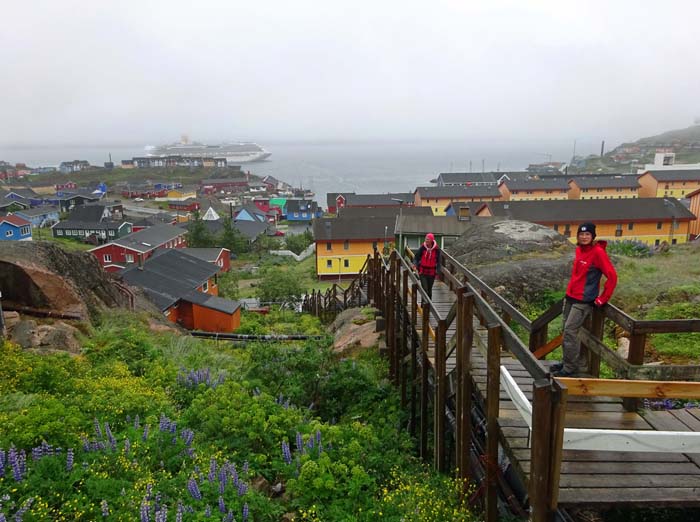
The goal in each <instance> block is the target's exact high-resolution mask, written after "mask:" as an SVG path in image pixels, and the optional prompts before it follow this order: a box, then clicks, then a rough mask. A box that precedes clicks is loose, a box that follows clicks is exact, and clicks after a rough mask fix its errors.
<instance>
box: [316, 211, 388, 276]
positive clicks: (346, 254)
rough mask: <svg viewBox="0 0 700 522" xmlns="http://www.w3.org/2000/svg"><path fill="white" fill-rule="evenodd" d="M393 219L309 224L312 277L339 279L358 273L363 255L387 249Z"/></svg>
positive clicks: (331, 220)
mask: <svg viewBox="0 0 700 522" xmlns="http://www.w3.org/2000/svg"><path fill="white" fill-rule="evenodd" d="M395 222H396V216H395V215H392V216H385V217H376V216H372V217H352V218H350V217H348V218H344V217H336V218H320V219H315V220H314V221H313V233H314V241H315V243H316V275H317V276H318V278H319V279H334V278H337V279H342V278H344V277H354V276H355V275H357V274H359V273H360V270H361V269H362V265H364V263H365V260H366V259H367V255H368V254H369V255H374V251H375V249H379V250H380V251H381V250H382V249H383V248H384V247H385V246H386V247H390V246H391V243H393V238H394V224H395Z"/></svg>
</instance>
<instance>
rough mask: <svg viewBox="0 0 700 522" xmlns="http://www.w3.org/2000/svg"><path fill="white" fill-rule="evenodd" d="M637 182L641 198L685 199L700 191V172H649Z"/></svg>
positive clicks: (642, 175)
mask: <svg viewBox="0 0 700 522" xmlns="http://www.w3.org/2000/svg"><path fill="white" fill-rule="evenodd" d="M637 180H638V181H639V185H640V187H639V197H640V198H663V197H673V198H684V197H686V196H687V195H688V194H690V193H691V192H694V191H696V190H697V189H700V170H698V169H686V170H683V169H678V170H648V171H647V172H645V173H644V174H641V175H640V176H639V177H638V178H637Z"/></svg>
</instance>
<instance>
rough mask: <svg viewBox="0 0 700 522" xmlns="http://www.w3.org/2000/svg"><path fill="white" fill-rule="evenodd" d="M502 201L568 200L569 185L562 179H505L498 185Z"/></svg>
mask: <svg viewBox="0 0 700 522" xmlns="http://www.w3.org/2000/svg"><path fill="white" fill-rule="evenodd" d="M498 190H499V191H500V192H501V196H502V200H503V201H535V200H536V201H548V200H552V199H569V195H568V193H569V184H568V183H567V181H566V180H565V179H564V178H561V177H552V178H542V179H528V180H522V179H506V180H503V181H501V183H500V184H499V185H498Z"/></svg>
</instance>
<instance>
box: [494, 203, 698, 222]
mask: <svg viewBox="0 0 700 522" xmlns="http://www.w3.org/2000/svg"><path fill="white" fill-rule="evenodd" d="M483 205H484V206H488V208H489V209H490V211H491V214H492V215H493V216H498V217H508V218H510V219H518V220H521V221H531V222H534V223H556V222H560V223H561V222H572V223H578V222H584V221H591V222H593V223H596V222H601V221H617V222H619V221H625V222H626V221H644V220H647V221H654V220H663V219H672V218H675V219H679V220H692V219H695V216H694V215H693V214H692V213H691V212H690V211H689V210H688V209H687V208H685V207H684V206H683V205H682V204H681V203H680V202H679V201H678V200H677V199H676V198H626V199H574V200H571V199H569V200H560V201H557V200H550V201H491V202H488V203H484V204H483Z"/></svg>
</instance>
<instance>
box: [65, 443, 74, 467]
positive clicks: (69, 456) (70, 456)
mask: <svg viewBox="0 0 700 522" xmlns="http://www.w3.org/2000/svg"><path fill="white" fill-rule="evenodd" d="M66 471H73V448H68V452H67V453H66Z"/></svg>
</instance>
